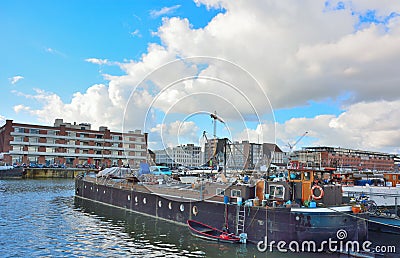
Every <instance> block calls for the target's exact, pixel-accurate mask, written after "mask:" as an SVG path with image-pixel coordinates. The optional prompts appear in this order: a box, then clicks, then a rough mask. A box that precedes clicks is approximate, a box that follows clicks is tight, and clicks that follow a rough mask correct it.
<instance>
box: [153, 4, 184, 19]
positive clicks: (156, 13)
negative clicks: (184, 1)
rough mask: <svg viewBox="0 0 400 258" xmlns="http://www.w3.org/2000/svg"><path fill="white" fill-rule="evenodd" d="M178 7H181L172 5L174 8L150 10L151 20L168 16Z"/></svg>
mask: <svg viewBox="0 0 400 258" xmlns="http://www.w3.org/2000/svg"><path fill="white" fill-rule="evenodd" d="M180 7H181V6H180V5H174V6H170V7H163V8H161V9H160V10H151V11H150V16H151V17H153V18H157V17H159V16H163V15H170V14H172V13H174V12H175V11H176V10H177V9H179V8H180Z"/></svg>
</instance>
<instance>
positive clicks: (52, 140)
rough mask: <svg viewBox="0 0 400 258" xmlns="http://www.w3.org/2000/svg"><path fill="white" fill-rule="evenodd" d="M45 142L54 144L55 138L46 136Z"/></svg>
mask: <svg viewBox="0 0 400 258" xmlns="http://www.w3.org/2000/svg"><path fill="white" fill-rule="evenodd" d="M46 142H47V143H49V144H54V143H55V142H56V140H55V139H53V138H47V139H46Z"/></svg>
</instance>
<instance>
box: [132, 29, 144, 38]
mask: <svg viewBox="0 0 400 258" xmlns="http://www.w3.org/2000/svg"><path fill="white" fill-rule="evenodd" d="M131 35H132V36H134V37H138V38H141V37H142V34H140V31H139V30H138V29H136V30H134V31H133V32H131Z"/></svg>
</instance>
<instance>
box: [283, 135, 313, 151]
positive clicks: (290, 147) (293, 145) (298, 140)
mask: <svg viewBox="0 0 400 258" xmlns="http://www.w3.org/2000/svg"><path fill="white" fill-rule="evenodd" d="M306 134H308V132H305V133H303V135H302V136H300V137H299V139H297V141H296V142H295V143H293V144H290V143H288V144H287V146H288V147H289V153H291V152H292V150H293V148H294V147H295V146H296V145H297V144H298V143H299V142H300V141H301V139H303V138H304V136H306Z"/></svg>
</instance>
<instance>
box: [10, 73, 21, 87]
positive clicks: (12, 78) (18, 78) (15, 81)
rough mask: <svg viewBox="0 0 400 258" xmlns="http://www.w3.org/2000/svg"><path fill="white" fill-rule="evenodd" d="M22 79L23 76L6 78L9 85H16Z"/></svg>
mask: <svg viewBox="0 0 400 258" xmlns="http://www.w3.org/2000/svg"><path fill="white" fill-rule="evenodd" d="M22 79H24V77H23V76H21V75H16V76H14V77H11V78H8V80H9V81H10V82H11V84H13V85H14V84H16V83H17V82H19V81H20V80H22Z"/></svg>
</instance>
